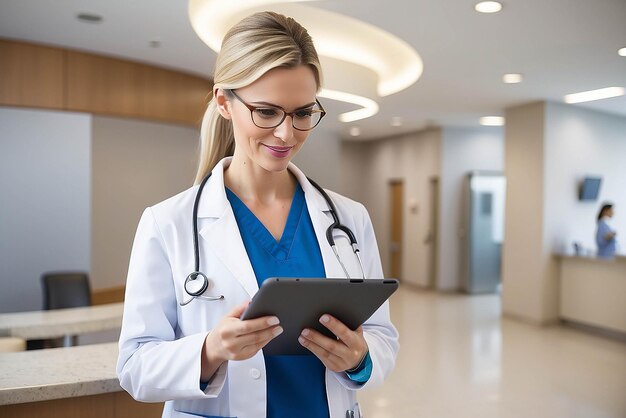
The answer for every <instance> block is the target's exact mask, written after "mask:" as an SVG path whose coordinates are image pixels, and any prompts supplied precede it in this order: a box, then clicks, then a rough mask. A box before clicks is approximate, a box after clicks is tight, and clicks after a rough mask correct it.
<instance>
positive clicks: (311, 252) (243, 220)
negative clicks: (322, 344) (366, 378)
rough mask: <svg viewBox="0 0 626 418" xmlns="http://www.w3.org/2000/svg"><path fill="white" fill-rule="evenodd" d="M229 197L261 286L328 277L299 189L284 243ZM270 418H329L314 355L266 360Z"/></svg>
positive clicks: (319, 367) (322, 371)
mask: <svg viewBox="0 0 626 418" xmlns="http://www.w3.org/2000/svg"><path fill="white" fill-rule="evenodd" d="M226 196H227V197H228V200H229V202H230V204H231V206H232V208H233V212H234V214H235V218H236V220H237V225H238V226H239V232H240V233H241V238H242V239H243V243H244V246H245V247H246V252H247V253H248V258H249V259H250V263H251V264H252V269H253V270H254V274H255V276H256V279H257V282H258V283H259V286H261V284H262V283H263V281H265V280H266V279H268V278H270V277H301V278H303V277H326V271H325V269H324V262H323V260H322V253H321V251H320V247H319V244H318V243H317V238H316V236H315V231H314V230H313V224H312V223H311V218H310V217H309V212H308V210H307V207H306V201H305V199H304V192H303V191H302V188H301V187H300V185H299V184H298V186H297V188H296V192H295V194H294V197H293V201H292V203H291V209H290V210H289V215H288V217H287V223H286V225H285V229H284V231H283V235H282V237H281V238H280V241H278V242H277V241H276V240H275V239H274V237H273V236H272V234H270V232H269V231H268V230H267V229H266V228H265V226H264V225H263V224H262V223H261V221H259V219H258V218H257V217H256V216H255V215H254V214H253V213H252V212H251V211H250V210H249V209H248V208H247V207H246V205H245V204H244V203H243V202H242V201H241V200H240V199H239V198H238V197H237V195H235V194H234V193H233V192H232V191H230V190H228V189H226ZM265 369H266V372H267V376H266V378H267V417H268V418H279V417H302V418H305V417H311V418H317V417H320V418H322V417H328V416H329V412H328V400H327V399H326V384H325V372H326V368H325V366H324V365H323V364H322V362H321V361H320V360H319V359H318V358H317V357H315V356H314V355H313V354H311V355H306V356H266V357H265Z"/></svg>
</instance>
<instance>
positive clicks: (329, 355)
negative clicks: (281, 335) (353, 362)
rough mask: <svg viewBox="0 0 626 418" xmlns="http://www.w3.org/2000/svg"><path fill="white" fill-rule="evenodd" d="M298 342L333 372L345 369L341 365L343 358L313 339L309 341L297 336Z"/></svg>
mask: <svg viewBox="0 0 626 418" xmlns="http://www.w3.org/2000/svg"><path fill="white" fill-rule="evenodd" d="M298 342H300V344H301V345H302V346H303V347H305V348H306V349H308V350H309V351H310V352H311V353H313V354H314V355H315V356H316V357H317V358H318V359H320V361H321V362H322V363H324V366H326V367H327V368H328V369H330V370H332V371H334V372H340V371H343V370H345V367H343V364H344V362H343V360H342V358H341V357H339V356H337V355H336V354H334V353H333V352H331V351H328V350H326V349H325V348H324V347H322V346H320V345H318V344H316V343H315V342H314V341H311V340H309V339H307V338H304V337H302V336H300V337H298Z"/></svg>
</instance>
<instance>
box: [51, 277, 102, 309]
mask: <svg viewBox="0 0 626 418" xmlns="http://www.w3.org/2000/svg"><path fill="white" fill-rule="evenodd" d="M41 283H42V285H43V308H44V309H45V310H51V309H65V308H78V307H81V306H90V305H91V289H90V286H89V277H88V276H87V273H80V272H52V273H44V274H43V275H42V276H41Z"/></svg>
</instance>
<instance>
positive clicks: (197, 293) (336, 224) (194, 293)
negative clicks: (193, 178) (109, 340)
mask: <svg viewBox="0 0 626 418" xmlns="http://www.w3.org/2000/svg"><path fill="white" fill-rule="evenodd" d="M211 174H212V173H209V174H207V175H206V177H204V179H202V182H200V186H199V187H198V191H197V192H196V198H195V200H194V203H193V251H194V271H193V272H191V273H190V274H189V275H188V276H187V278H186V279H185V284H184V286H183V287H184V288H185V292H186V293H187V294H188V295H189V296H191V297H190V298H189V299H187V300H186V301H183V302H181V303H180V306H185V305H187V304H189V303H190V302H191V301H192V300H194V299H196V298H201V299H205V300H209V301H216V300H222V299H224V295H219V296H204V295H203V293H204V292H205V291H206V290H207V288H208V287H209V279H208V278H207V277H206V275H205V274H204V273H202V272H200V248H199V243H198V241H199V238H198V207H199V205H200V197H201V196H202V190H203V189H204V186H205V185H206V184H207V182H208V181H209V178H210V177H211ZM307 180H308V181H309V182H310V183H311V185H313V187H315V189H317V191H318V192H320V194H321V195H322V197H323V198H324V200H325V201H326V204H328V208H329V210H330V214H331V216H332V218H333V223H332V224H331V225H330V226H329V227H328V228H327V229H326V240H327V241H328V244H329V245H330V247H331V248H332V250H333V253H334V254H335V257H337V260H338V261H339V264H340V265H341V268H342V269H343V271H344V273H345V275H346V277H347V278H348V279H350V278H351V277H350V273H348V269H347V268H346V266H345V265H344V263H343V262H342V261H341V257H340V256H339V252H338V251H337V246H336V244H335V238H334V237H333V231H334V230H335V229H338V230H340V231H342V232H343V233H345V234H346V236H347V237H348V239H349V240H350V246H351V247H352V251H353V252H354V255H355V256H356V258H357V261H358V264H359V269H360V270H361V276H362V277H363V279H365V270H364V269H363V261H362V260H361V255H360V254H359V253H360V250H359V247H358V244H357V241H356V237H355V236H354V233H353V232H352V230H350V228H348V227H347V226H345V225H343V224H342V223H341V222H340V221H339V216H338V215H337V209H336V207H335V204H334V202H333V200H332V199H331V198H330V196H329V195H328V193H326V191H325V190H324V189H323V188H322V187H321V186H320V185H319V184H317V183H316V182H315V181H313V180H311V179H310V178H308V177H307ZM199 277H202V281H203V282H202V286H201V287H200V289H198V290H190V289H189V287H188V285H189V283H191V282H194V281H196V280H200V279H199Z"/></svg>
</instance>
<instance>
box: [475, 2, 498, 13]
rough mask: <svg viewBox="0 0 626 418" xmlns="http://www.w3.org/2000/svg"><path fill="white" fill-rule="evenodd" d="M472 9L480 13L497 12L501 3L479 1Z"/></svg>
mask: <svg viewBox="0 0 626 418" xmlns="http://www.w3.org/2000/svg"><path fill="white" fill-rule="evenodd" d="M474 10H476V11H477V12H480V13H497V12H499V11H500V10H502V3H499V2H497V1H481V2H480V3H477V4H476V6H474Z"/></svg>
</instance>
